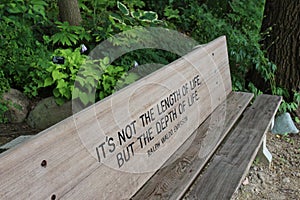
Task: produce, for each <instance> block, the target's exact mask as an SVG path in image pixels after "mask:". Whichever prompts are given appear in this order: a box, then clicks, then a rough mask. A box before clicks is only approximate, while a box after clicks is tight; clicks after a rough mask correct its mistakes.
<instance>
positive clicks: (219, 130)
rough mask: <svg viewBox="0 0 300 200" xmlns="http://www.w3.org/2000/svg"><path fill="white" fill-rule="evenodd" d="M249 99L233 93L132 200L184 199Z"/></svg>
mask: <svg viewBox="0 0 300 200" xmlns="http://www.w3.org/2000/svg"><path fill="white" fill-rule="evenodd" d="M252 98H253V94H250V93H241V92H232V93H231V94H230V95H229V96H228V97H227V99H226V101H224V102H223V103H222V104H221V105H220V106H219V107H218V108H217V109H216V110H215V111H214V112H213V113H212V115H211V116H210V117H209V118H208V119H207V120H205V122H204V123H202V124H201V125H200V126H199V128H198V129H197V130H195V132H194V133H193V135H192V136H191V137H190V138H189V139H188V140H187V141H186V142H185V143H184V144H183V145H182V146H181V147H180V148H179V149H178V151H177V152H176V154H174V155H173V156H172V157H171V158H170V159H169V160H168V161H167V163H166V164H165V165H164V166H163V167H162V168H161V169H160V170H159V171H158V172H157V173H156V174H155V175H154V176H153V177H151V179H150V180H149V181H148V182H147V183H146V184H145V185H144V186H143V188H142V189H141V190H140V191H138V193H137V194H136V195H135V196H133V198H132V199H133V200H135V199H136V200H139V199H178V198H180V197H181V196H183V195H184V193H185V192H186V190H187V189H188V187H189V186H190V184H191V183H192V182H193V180H194V179H195V178H196V177H197V175H198V174H199V172H200V170H201V169H202V168H203V167H204V165H205V163H206V162H207V161H208V159H209V158H210V157H211V155H212V154H213V153H214V151H215V150H216V148H217V147H218V146H219V144H220V143H221V141H222V140H223V139H224V137H225V136H226V134H227V133H228V132H229V131H230V129H231V128H232V126H233V125H234V123H235V122H236V121H237V119H238V118H239V116H240V115H241V114H242V112H243V111H244V109H245V108H246V107H247V105H248V104H249V102H250V101H251V99H252ZM178 154H179V155H178Z"/></svg>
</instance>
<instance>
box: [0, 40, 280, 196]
mask: <svg viewBox="0 0 300 200" xmlns="http://www.w3.org/2000/svg"><path fill="white" fill-rule="evenodd" d="M252 98H253V94H250V93H243V92H233V91H232V87H231V78H230V70H229V62H228V53H227V47H226V38H225V37H224V36H223V37H220V38H218V39H216V40H214V41H212V42H210V43H208V44H207V45H205V46H201V47H198V48H195V49H194V50H193V51H192V52H190V53H189V54H187V55H185V56H183V57H182V58H180V59H178V60H176V61H175V62H173V63H171V64H169V65H167V66H165V67H163V68H161V69H159V70H157V71H155V72H154V73H152V74H150V75H148V76H146V77H144V78H142V79H141V80H139V81H137V82H135V83H133V84H131V85H130V86H128V87H126V88H124V89H122V90H120V91H118V92H116V93H115V94H113V95H112V96H110V97H108V98H106V99H104V100H102V101H100V102H97V103H95V104H94V105H92V106H90V107H88V108H86V109H84V110H82V111H81V112H78V113H76V114H74V115H73V116H71V117H69V118H67V119H65V120H63V121H62V122H60V123H58V124H56V125H54V126H52V127H50V128H49V129H47V130H45V131H43V132H41V133H39V134H38V135H36V136H35V137H33V138H32V139H30V140H29V141H26V142H24V143H22V144H20V145H19V146H17V147H16V148H14V149H10V150H8V151H6V152H4V153H3V154H1V155H0V199H2V200H4V199H9V200H11V199H31V200H33V199H50V200H55V199H72V200H74V199H79V200H82V199H113V200H116V199H138V200H139V199H180V198H182V197H184V196H185V195H186V198H188V199H205V200H207V199H214V200H215V199H230V198H231V196H232V195H233V193H234V192H235V191H236V189H237V188H238V187H239V185H240V183H241V181H242V180H243V178H244V177H245V175H246V173H247V171H248V170H249V167H250V165H251V163H252V162H253V160H254V158H255V156H256V154H257V152H258V150H259V148H260V147H261V146H263V147H264V144H263V141H264V139H265V134H266V132H267V131H268V128H269V126H270V123H271V121H272V119H273V118H274V115H275V113H276V111H277V108H278V106H279V104H280V102H281V97H278V96H271V95H261V96H259V97H257V98H256V100H255V101H254V102H253V103H252V104H251V103H250V102H251V100H252ZM249 104H250V105H249ZM263 151H266V149H265V148H264V149H263ZM187 193H188V194H187Z"/></svg>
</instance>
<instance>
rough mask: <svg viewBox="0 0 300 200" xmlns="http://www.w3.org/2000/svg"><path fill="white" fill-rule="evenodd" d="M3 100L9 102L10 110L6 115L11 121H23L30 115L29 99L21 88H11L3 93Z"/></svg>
mask: <svg viewBox="0 0 300 200" xmlns="http://www.w3.org/2000/svg"><path fill="white" fill-rule="evenodd" d="M2 98H3V100H4V101H6V102H7V105H8V111H6V112H5V114H4V115H5V117H6V118H7V119H8V122H10V123H21V122H23V121H24V120H25V119H26V117H27V115H28V112H29V111H28V107H29V103H30V102H29V99H28V98H27V97H26V96H25V95H24V94H23V93H22V92H20V91H19V90H16V89H13V88H11V89H10V90H9V91H8V92H6V93H4V94H3V97H2Z"/></svg>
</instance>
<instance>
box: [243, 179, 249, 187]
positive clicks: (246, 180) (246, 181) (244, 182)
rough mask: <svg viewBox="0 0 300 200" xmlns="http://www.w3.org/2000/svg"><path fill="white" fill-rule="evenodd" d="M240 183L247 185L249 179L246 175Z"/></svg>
mask: <svg viewBox="0 0 300 200" xmlns="http://www.w3.org/2000/svg"><path fill="white" fill-rule="evenodd" d="M242 184H243V185H244V186H245V185H249V179H248V178H247V177H246V178H245V180H244V181H243V183H242Z"/></svg>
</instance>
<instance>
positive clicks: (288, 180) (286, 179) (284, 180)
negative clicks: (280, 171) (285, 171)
mask: <svg viewBox="0 0 300 200" xmlns="http://www.w3.org/2000/svg"><path fill="white" fill-rule="evenodd" d="M282 182H284V183H290V182H291V180H290V179H289V178H288V177H285V178H284V179H283V180H282Z"/></svg>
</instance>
